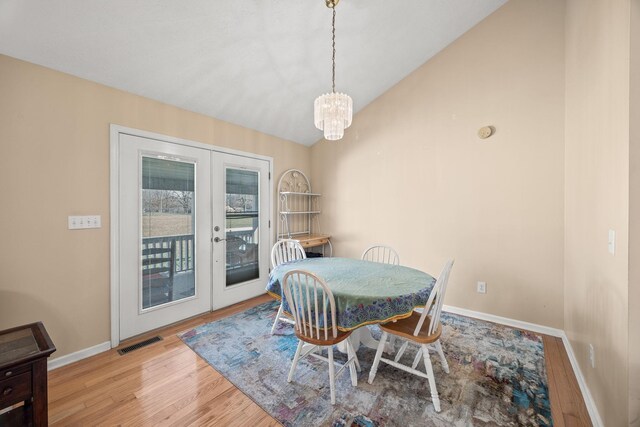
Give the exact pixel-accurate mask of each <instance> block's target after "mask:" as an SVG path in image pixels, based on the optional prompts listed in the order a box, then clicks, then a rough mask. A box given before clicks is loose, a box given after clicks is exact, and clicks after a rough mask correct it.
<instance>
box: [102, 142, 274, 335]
mask: <svg viewBox="0 0 640 427" xmlns="http://www.w3.org/2000/svg"><path fill="white" fill-rule="evenodd" d="M117 145H118V147H117V153H118V154H117V163H118V167H117V171H118V172H117V175H118V192H117V193H118V194H117V205H118V211H117V215H118V230H117V240H116V241H117V246H118V251H117V253H118V277H117V282H118V285H117V288H118V296H119V297H118V303H119V304H118V306H119V331H118V332H119V334H118V335H119V339H120V340H122V339H125V338H129V337H132V336H135V335H138V334H141V333H143V332H146V331H149V330H151V329H155V328H158V327H161V326H164V325H168V324H170V323H174V322H177V321H179V320H182V319H185V318H188V317H192V316H195V315H197V314H200V313H203V312H207V311H210V310H211V309H217V308H220V307H224V306H227V305H230V304H234V303H236V302H239V301H243V300H245V299H247V298H251V297H253V296H256V295H259V294H261V293H263V292H264V286H265V283H266V277H267V275H268V266H269V246H270V238H269V236H270V232H269V212H270V188H269V184H270V182H269V169H270V164H269V161H268V160H263V159H258V158H252V157H247V156H243V155H238V154H228V153H223V152H219V151H214V150H211V149H207V148H200V147H194V146H188V145H183V144H177V143H173V142H167V141H162V140H158V139H154V138H146V137H141V136H134V135H129V134H126V133H119V134H118V141H117ZM114 232H116V231H114Z"/></svg>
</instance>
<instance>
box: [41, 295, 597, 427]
mask: <svg viewBox="0 0 640 427" xmlns="http://www.w3.org/2000/svg"><path fill="white" fill-rule="evenodd" d="M270 300H271V298H270V297H268V296H266V295H265V296H261V297H258V298H254V299H251V300H249V301H245V302H243V303H241V304H237V305H234V306H231V307H227V308H225V309H222V310H218V311H216V312H213V313H209V314H206V315H202V316H198V317H196V318H193V319H190V320H187V321H184V322H181V323H179V324H177V325H173V326H169V327H166V328H163V329H161V330H159V331H154V332H151V333H148V334H145V335H143V336H141V337H137V338H136V339H135V340H131V341H129V342H125V343H123V345H122V346H127V345H130V344H133V343H135V342H138V341H141V340H144V339H146V338H149V337H151V336H155V335H161V336H162V337H163V338H164V340H163V341H160V342H158V343H155V344H152V345H150V346H148V347H144V348H141V349H139V350H136V351H134V352H132V353H129V354H127V355H125V356H120V355H118V353H117V352H116V349H113V350H109V351H107V352H104V353H101V354H99V355H97V356H94V357H91V358H88V359H85V360H82V361H80V362H77V363H74V364H72V365H68V366H64V367H62V368H58V369H56V370H54V371H51V372H49V423H50V424H51V425H65V426H66V425H78V426H87V425H126V426H142V425H153V426H162V425H175V426H185V425H215V426H225V425H233V426H278V425H280V424H279V423H278V422H277V421H276V420H275V419H273V418H272V417H271V416H270V415H269V414H267V413H266V412H264V411H263V410H262V409H261V408H260V407H259V406H258V405H256V404H255V403H254V402H253V401H252V400H251V399H249V398H248V397H247V396H245V395H244V394H243V393H242V392H241V391H239V390H238V389H237V388H236V387H235V386H234V385H233V384H231V383H230V382H229V381H228V380H227V379H225V378H224V377H223V376H222V375H220V374H219V373H218V372H216V371H215V370H214V369H213V368H212V367H211V366H209V365H208V364H207V363H206V362H205V361H203V360H202V359H200V357H198V356H197V355H196V354H195V353H194V352H193V351H191V349H189V348H188V347H187V346H186V345H185V344H184V343H182V341H181V340H180V339H179V338H178V337H177V336H176V334H177V333H178V332H181V331H184V330H186V329H190V328H192V327H195V326H197V325H201V324H203V323H207V322H211V321H213V320H216V319H220V318H222V317H225V316H228V315H231V314H233V313H237V312H240V311H243V310H246V309H247V308H249V307H252V306H255V305H257V304H261V303H263V302H266V301H270ZM543 339H544V346H545V359H546V364H547V375H548V378H549V392H550V398H551V411H552V414H553V420H554V423H555V425H556V426H559V427H563V426H567V427H568V426H591V422H590V421H589V415H588V413H587V410H586V407H585V405H584V400H583V398H582V395H581V393H580V389H579V388H578V383H577V381H576V378H575V376H574V374H573V371H572V369H571V365H570V362H569V359H568V357H567V353H566V351H565V349H564V346H563V343H562V340H560V339H559V338H555V337H550V336H543Z"/></svg>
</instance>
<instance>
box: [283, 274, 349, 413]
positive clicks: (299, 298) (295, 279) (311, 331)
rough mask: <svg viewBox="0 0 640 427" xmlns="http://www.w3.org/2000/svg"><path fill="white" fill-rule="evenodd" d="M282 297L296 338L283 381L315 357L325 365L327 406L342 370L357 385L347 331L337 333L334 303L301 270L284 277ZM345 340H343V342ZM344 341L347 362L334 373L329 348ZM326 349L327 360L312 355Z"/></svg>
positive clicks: (315, 279) (322, 287) (324, 288)
mask: <svg viewBox="0 0 640 427" xmlns="http://www.w3.org/2000/svg"><path fill="white" fill-rule="evenodd" d="M283 282H284V295H285V298H286V300H287V304H288V306H289V308H290V309H291V314H292V315H293V318H294V320H295V332H296V336H297V337H298V340H299V342H298V348H297V349H296V353H295V356H294V357H293V363H292V364H291V370H290V371H289V376H288V378H287V381H288V382H291V380H293V374H294V373H295V370H296V367H297V366H298V362H299V361H300V360H301V359H303V358H305V357H307V356H311V357H315V358H316V359H320V360H324V361H326V362H328V363H329V388H330V390H331V404H332V405H335V403H336V391H335V379H336V377H337V376H338V375H340V374H341V373H342V372H343V371H344V369H345V368H346V367H348V368H349V371H350V374H351V384H352V385H353V386H354V387H355V386H357V385H358V377H357V373H356V363H357V359H356V352H355V350H354V349H353V346H352V345H351V342H350V340H349V339H348V338H349V336H350V335H351V331H349V332H343V331H339V330H338V327H337V324H336V303H335V299H334V297H333V293H331V289H329V287H328V286H327V284H326V283H325V282H324V280H322V279H321V278H319V277H318V276H316V275H315V274H313V273H310V272H308V271H304V270H292V271H290V272H288V273H287V274H285V276H284V279H283ZM345 340H346V341H345ZM342 341H345V343H346V347H347V359H348V360H347V361H346V362H345V363H344V365H339V366H340V368H339V369H338V371H337V372H336V370H335V369H336V366H335V363H334V360H333V346H334V345H336V344H339V343H341V342H342ZM325 348H326V349H327V357H324V356H322V355H321V354H318V353H316V351H317V350H318V349H320V350H322V349H325Z"/></svg>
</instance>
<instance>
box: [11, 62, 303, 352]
mask: <svg viewBox="0 0 640 427" xmlns="http://www.w3.org/2000/svg"><path fill="white" fill-rule="evenodd" d="M0 94H1V95H0V143H1V144H2V156H0V182H2V187H1V188H2V190H1V193H0V196H1V200H2V202H1V204H0V206H1V208H0V236H2V243H1V244H0V329H4V328H7V327H10V326H16V325H20V324H23V323H27V322H34V321H37V320H42V321H44V323H45V325H46V327H47V329H48V331H49V332H50V334H51V337H52V339H53V340H54V342H55V344H56V346H57V347H58V351H57V352H56V353H54V356H57V357H59V356H62V355H64V354H68V353H70V352H74V351H77V350H80V349H84V348H87V347H90V346H93V345H96V344H99V343H103V342H105V341H108V340H109V339H110V323H109V225H108V224H109V124H111V123H114V124H119V125H123V126H128V127H132V128H137V129H143V130H147V131H152V132H157V133H160V134H165V135H170V136H175V137H180V138H186V139H190V140H194V141H200V142H204V143H209V144H214V145H218V146H224V147H230V148H233V149H237V150H243V151H247V152H251V153H256V154H262V155H266V156H271V157H273V158H274V172H275V176H276V177H278V176H279V175H280V174H281V172H282V171H283V170H285V169H288V168H292V167H296V168H300V169H302V170H304V171H309V168H310V165H309V152H310V150H309V148H308V147H305V146H302V145H299V144H295V143H292V142H288V141H284V140H281V139H278V138H275V137H271V136H268V135H265V134H261V133H259V132H256V131H253V130H249V129H245V128H241V127H239V126H235V125H232V124H229V123H225V122H222V121H219V120H215V119H212V118H209V117H205V116H202V115H198V114H195V113H191V112H188V111H184V110H181V109H179V108H176V107H172V106H169V105H165V104H162V103H159V102H155V101H152V100H149V99H145V98H142V97H139V96H135V95H132V94H128V93H125V92H122V91H118V90H114V89H111V88H108V87H105V86H102V85H99V84H96V83H92V82H89V81H86V80H82V79H79V78H76V77H73V76H70V75H66V74H62V73H59V72H55V71H52V70H49V69H46V68H43V67H39V66H36V65H32V64H29V63H26V62H22V61H17V60H15V59H12V58H9V57H6V56H0ZM88 214H99V215H102V223H103V227H102V228H101V229H98V230H82V231H69V230H67V216H68V215H88Z"/></svg>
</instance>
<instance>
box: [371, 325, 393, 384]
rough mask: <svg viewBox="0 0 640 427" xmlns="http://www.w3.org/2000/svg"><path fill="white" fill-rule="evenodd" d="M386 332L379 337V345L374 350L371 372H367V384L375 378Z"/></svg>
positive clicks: (385, 339)
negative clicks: (374, 356)
mask: <svg viewBox="0 0 640 427" xmlns="http://www.w3.org/2000/svg"><path fill="white" fill-rule="evenodd" d="M388 335H389V334H387V333H386V332H384V331H383V332H382V336H381V337H380V343H379V344H378V350H376V358H375V359H373V365H371V370H370V371H369V384H371V383H373V379H374V378H375V377H376V372H377V371H378V364H379V363H380V357H382V351H383V350H384V344H385V342H386V341H387V336H388Z"/></svg>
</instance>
